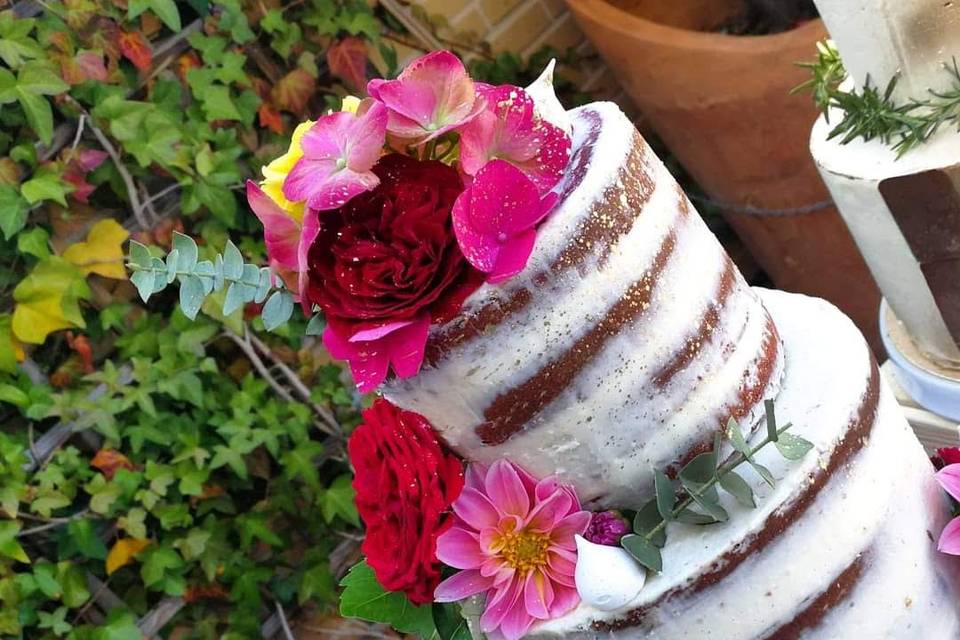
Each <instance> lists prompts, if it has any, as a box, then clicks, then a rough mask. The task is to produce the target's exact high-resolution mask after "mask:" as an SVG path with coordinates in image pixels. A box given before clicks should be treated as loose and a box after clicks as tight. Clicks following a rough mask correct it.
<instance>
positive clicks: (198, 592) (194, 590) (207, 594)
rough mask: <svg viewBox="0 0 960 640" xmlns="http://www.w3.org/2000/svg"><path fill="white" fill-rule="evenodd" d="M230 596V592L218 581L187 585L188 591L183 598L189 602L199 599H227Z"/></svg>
mask: <svg viewBox="0 0 960 640" xmlns="http://www.w3.org/2000/svg"><path fill="white" fill-rule="evenodd" d="M229 597H230V593H229V592H227V590H226V589H224V588H223V586H221V585H219V584H217V583H213V584H208V585H192V586H189V587H187V590H186V592H185V593H184V594H183V599H184V601H185V602H186V603H187V604H190V603H192V602H197V601H199V600H226V599H228V598H229Z"/></svg>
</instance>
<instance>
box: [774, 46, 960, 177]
mask: <svg viewBox="0 0 960 640" xmlns="http://www.w3.org/2000/svg"><path fill="white" fill-rule="evenodd" d="M798 66H800V67H804V68H806V69H809V70H810V73H811V77H810V79H808V80H807V81H805V82H804V83H802V84H800V85H798V86H797V87H795V88H794V89H793V93H796V92H799V91H810V92H811V93H812V94H813V101H814V103H815V104H816V105H817V107H818V108H819V109H820V110H821V111H823V113H824V117H825V118H827V122H828V123H829V110H830V109H831V108H836V109H839V110H841V111H842V112H843V118H842V119H841V120H840V122H839V123H837V124H836V125H835V126H834V127H833V129H831V130H830V134H829V139H833V138H838V137H839V138H841V140H840V142H841V144H847V143H848V142H850V141H852V140H855V139H856V138H862V139H863V140H867V141H869V140H873V139H874V138H877V139H879V140H880V141H881V142H883V143H884V144H885V145H887V146H889V147H891V148H892V149H893V150H894V151H896V152H897V157H898V158H900V157H902V156H903V155H904V154H905V153H907V152H908V151H910V150H911V149H914V148H916V147H918V146H919V145H921V144H922V143H923V142H925V141H926V140H928V139H929V138H930V136H932V135H933V134H934V133H936V132H937V130H939V128H940V127H941V126H944V125H949V124H956V125H957V128H958V130H960V66H958V63H957V59H956V58H954V59H953V62H952V64H949V65H944V70H945V71H946V72H947V73H949V74H950V76H951V77H952V78H953V83H952V85H953V86H952V87H951V88H950V89H949V90H947V91H944V92H934V91H931V92H930V96H929V97H927V98H926V99H915V98H914V99H910V100H908V101H907V102H905V103H903V104H896V103H895V102H894V101H893V99H892V95H893V90H894V89H895V88H896V86H897V81H898V79H899V78H898V77H897V76H894V77H893V78H890V80H889V81H888V82H887V84H886V86H885V87H884V89H883V90H881V89H880V87H879V86H877V85H874V84H873V83H872V81H871V79H870V78H869V77H868V78H867V79H866V81H865V82H864V87H863V89H862V90H860V91H857V90H853V91H843V90H841V89H840V84H841V83H842V82H843V81H844V80H845V79H846V77H847V72H846V69H844V67H843V61H842V60H841V59H840V54H839V52H838V51H837V49H836V47H835V46H834V44H833V43H832V42H831V41H830V40H824V41H822V42H818V43H817V58H816V59H815V60H813V61H812V62H801V63H798Z"/></svg>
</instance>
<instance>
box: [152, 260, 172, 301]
mask: <svg viewBox="0 0 960 640" xmlns="http://www.w3.org/2000/svg"><path fill="white" fill-rule="evenodd" d="M150 262H151V267H152V269H153V276H154V277H153V292H154V293H160V292H161V291H163V290H164V289H166V288H167V285H168V284H169V283H168V282H167V275H166V273H165V272H166V269H167V265H165V264H164V263H163V260H161V259H160V258H150Z"/></svg>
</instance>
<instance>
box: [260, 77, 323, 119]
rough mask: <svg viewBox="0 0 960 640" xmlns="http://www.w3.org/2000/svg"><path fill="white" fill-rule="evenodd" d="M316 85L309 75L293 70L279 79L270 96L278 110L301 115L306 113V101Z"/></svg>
mask: <svg viewBox="0 0 960 640" xmlns="http://www.w3.org/2000/svg"><path fill="white" fill-rule="evenodd" d="M316 84H317V81H316V80H314V79H313V76H311V75H310V74H309V73H307V72H306V71H304V70H303V69H294V70H293V71H291V72H290V73H288V74H287V75H285V76H283V77H282V78H280V80H279V82H277V84H275V85H274V86H273V88H272V89H271V90H270V96H271V97H272V98H273V104H275V105H276V106H277V108H278V109H283V110H285V111H290V112H291V113H295V114H297V115H301V114H304V112H305V111H306V108H307V101H308V100H310V96H312V95H313V92H314V89H315V88H316Z"/></svg>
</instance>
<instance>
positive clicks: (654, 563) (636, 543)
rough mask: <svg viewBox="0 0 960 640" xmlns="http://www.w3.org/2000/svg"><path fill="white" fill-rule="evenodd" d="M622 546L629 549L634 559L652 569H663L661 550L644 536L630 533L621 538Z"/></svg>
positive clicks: (659, 570) (628, 551)
mask: <svg viewBox="0 0 960 640" xmlns="http://www.w3.org/2000/svg"><path fill="white" fill-rule="evenodd" d="M620 546H621V547H623V548H624V549H626V550H627V553H629V554H630V555H631V556H633V557H634V559H635V560H636V561H637V562H639V563H640V564H642V565H643V566H644V567H646V568H647V569H649V570H650V571H656V572H657V573H659V572H661V571H663V557H661V555H660V550H659V549H657V548H656V547H655V546H653V545H652V544H650V543H649V542H647V541H646V540H645V539H644V538H643V537H642V536H638V535H637V534H635V533H629V534H627V535H625V536H623V537H622V538H620Z"/></svg>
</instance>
